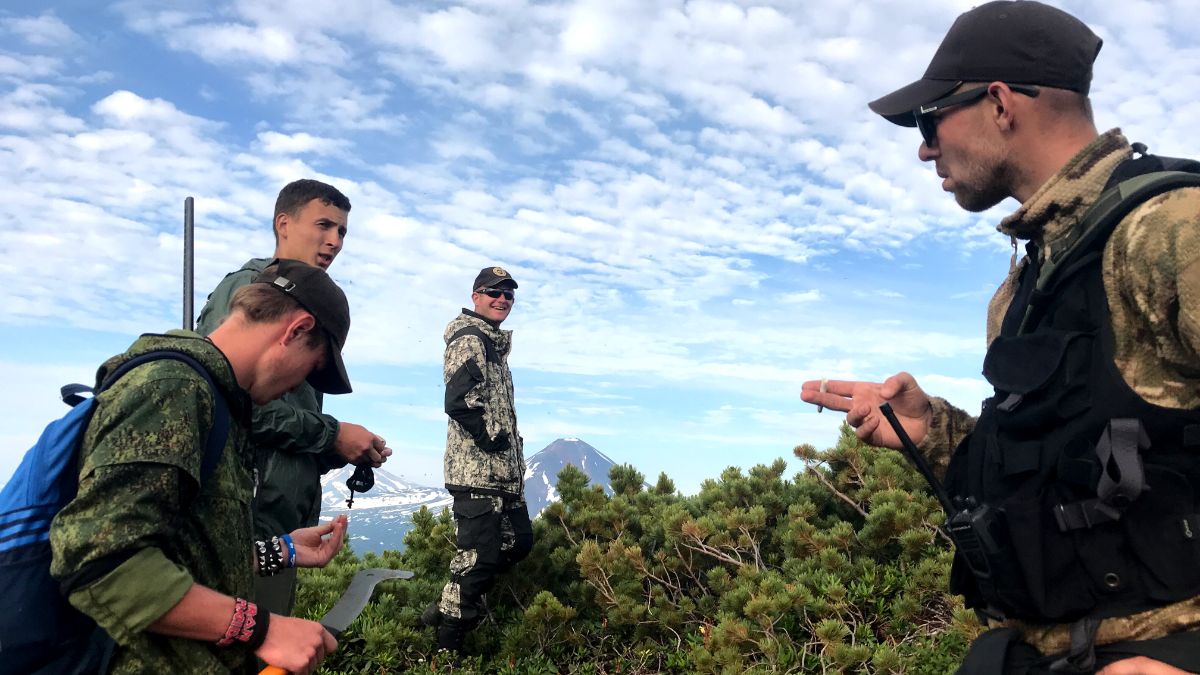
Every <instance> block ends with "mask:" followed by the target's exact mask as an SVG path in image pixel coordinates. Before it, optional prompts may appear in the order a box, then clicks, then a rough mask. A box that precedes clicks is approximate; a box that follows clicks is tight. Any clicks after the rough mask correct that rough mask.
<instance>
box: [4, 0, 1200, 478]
mask: <svg viewBox="0 0 1200 675" xmlns="http://www.w3.org/2000/svg"><path fill="white" fill-rule="evenodd" d="M971 4H972V3H970V2H964V1H957V0H931V1H929V2H923V3H912V2H908V1H904V2H901V1H891V0H884V1H879V2H874V1H870V2H862V1H860V0H856V1H853V2H851V1H842V0H828V1H826V2H823V3H812V2H800V1H796V2H780V1H770V0H763V1H761V2H671V1H668V0H663V1H662V2H645V1H644V0H594V1H593V0H580V1H577V2H537V3H531V2H525V1H524V0H464V1H461V2H396V1H394V0H342V1H340V2H338V3H328V2H294V1H288V2H283V1H280V0H267V1H261V0H243V1H234V2H225V1H208V0H205V1H203V2H198V1H197V2H187V1H184V2H178V1H171V2H154V1H140V0H134V1H128V2H115V3H90V2H88V3H84V2H78V1H76V0H70V1H64V2H56V3H44V2H33V3H24V4H23V6H22V7H21V8H20V9H12V8H9V9H4V10H0V216H2V217H3V220H4V223H5V227H4V232H5V237H4V241H5V244H6V249H7V250H6V255H4V256H2V257H0V284H2V285H3V287H4V288H5V289H6V294H7V296H8V301H7V302H6V303H5V309H4V311H3V312H2V313H0V374H2V376H3V380H4V382H5V383H6V385H7V386H5V387H4V388H3V390H0V410H3V411H4V413H3V415H4V424H3V425H0V482H3V481H4V480H6V479H7V477H8V475H9V474H10V473H11V472H12V470H13V469H14V468H15V466H16V463H17V462H18V461H19V458H20V455H21V453H22V452H23V450H24V448H26V447H28V446H29V444H30V443H32V441H33V439H34V438H35V437H36V435H37V433H38V432H39V431H40V429H41V427H42V426H43V425H44V424H45V423H46V422H47V421H49V420H50V419H52V418H53V417H56V416H58V415H59V414H61V412H63V410H64V409H65V408H64V407H63V406H62V404H60V403H59V402H58V400H57V387H58V386H59V385H60V384H62V383H65V382H68V381H87V382H90V380H91V378H92V376H93V374H94V371H95V367H96V366H97V365H98V364H99V363H100V362H101V361H102V360H103V359H104V358H106V357H107V356H109V355H111V354H113V353H116V352H119V351H121V350H123V349H124V348H125V347H126V346H127V345H128V343H129V342H130V341H131V340H132V339H133V338H134V337H135V336H136V335H137V334H139V333H142V332H159V331H162V330H165V329H168V328H174V327H178V325H179V324H180V322H181V297H180V296H181V293H180V289H181V277H182V270H181V259H182V238H181V224H182V212H183V200H184V198H185V197H186V196H189V195H191V196H194V197H195V199H196V221H197V233H196V244H197V251H196V280H195V284H196V290H197V293H196V297H195V306H196V309H197V310H198V309H199V307H201V306H202V305H203V302H204V298H205V296H206V295H207V292H208V290H209V289H211V288H212V287H213V286H214V285H215V284H216V283H217V281H219V280H220V278H221V276H222V275H223V274H225V273H226V272H228V271H230V270H233V269H236V268H237V267H239V266H240V265H241V263H242V262H244V261H245V260H246V259H247V258H249V257H255V256H267V255H269V254H270V253H271V251H272V248H273V247H272V237H271V232H270V221H271V209H272V206H273V203H274V198H275V194H276V193H277V192H278V190H279V188H280V187H281V186H282V185H283V184H285V183H286V182H288V181H291V180H294V179H296V178H301V177H316V178H320V179H323V180H326V181H329V182H331V183H333V184H335V185H337V186H338V187H339V188H340V189H342V191H343V192H345V193H346V194H347V195H348V196H349V197H350V199H351V201H352V203H353V210H352V211H351V214H350V223H349V236H348V237H347V240H346V245H345V249H344V250H343V252H342V253H341V255H340V256H339V257H338V259H337V261H336V262H335V263H334V265H333V267H332V268H331V269H330V272H331V274H332V275H333V276H334V278H335V279H337V280H338V281H339V282H340V283H342V285H343V287H344V288H345V289H346V291H347V293H348V295H349V297H350V300H351V304H352V310H353V327H352V330H351V334H350V340H349V343H348V345H347V348H346V352H345V355H346V360H347V365H348V368H349V370H350V374H351V378H352V380H353V381H354V385H355V393H354V394H351V395H348V396H342V397H330V399H329V400H328V403H327V410H328V411H329V412H331V413H333V414H334V415H335V416H337V417H339V418H340V419H343V420H346V421H350V422H357V423H360V424H364V425H366V426H367V427H368V428H371V429H372V430H374V431H376V432H378V433H380V434H381V435H383V436H384V437H385V438H387V440H388V441H389V443H390V445H391V446H392V447H393V448H394V449H395V450H396V455H395V457H394V458H393V460H392V461H391V462H390V463H389V464H388V465H387V468H388V469H389V470H390V471H392V472H393V473H396V474H398V475H400V476H402V477H404V478H406V479H409V480H412V481H415V482H418V483H424V484H432V485H437V484H440V483H441V451H442V444H443V442H444V438H445V417H444V414H443V413H442V410H441V405H442V382H441V352H442V346H443V345H442V342H441V335H442V329H443V327H444V326H445V324H446V323H447V322H448V321H449V320H450V319H451V318H453V316H454V315H455V314H456V313H457V311H458V309H459V308H460V307H461V306H463V305H464V304H466V303H468V302H469V293H470V283H471V280H472V279H473V278H474V275H475V274H476V273H477V272H478V270H479V269H480V268H481V267H483V266H485V265H491V264H501V265H503V266H505V267H506V268H507V269H509V270H510V271H511V272H512V273H513V275H514V277H515V278H516V279H517V280H518V281H519V282H520V284H521V288H520V294H519V297H518V301H517V304H516V307H515V309H514V311H513V313H512V315H511V318H510V319H509V320H508V321H507V322H506V323H505V327H506V328H512V329H513V330H514V331H515V338H514V351H513V354H512V357H511V360H510V364H511V366H512V368H513V372H514V378H515V380H516V389H517V400H518V417H519V425H520V428H521V431H522V435H523V436H524V437H525V442H526V448H527V450H528V451H529V452H530V453H532V452H534V451H536V450H538V449H540V448H542V447H544V446H545V445H547V444H549V443H550V442H551V441H553V440H554V439H555V438H558V437H561V436H576V437H579V438H582V439H583V440H585V441H587V442H589V443H591V444H592V445H594V446H596V447H597V448H599V449H600V450H602V451H603V452H605V453H606V454H608V455H609V456H611V457H612V458H613V459H614V460H616V461H618V462H629V463H632V464H634V465H636V466H637V467H639V468H640V469H641V470H642V471H643V472H644V473H646V474H647V476H648V478H649V479H650V480H653V479H654V477H656V476H657V475H658V473H659V472H660V471H665V472H667V474H668V475H670V476H671V477H672V478H674V479H675V481H676V483H677V485H678V486H679V487H680V488H681V489H683V490H684V491H686V492H693V491H695V490H696V489H697V488H698V487H699V484H700V482H701V481H702V480H704V479H706V478H714V477H717V476H718V475H719V474H720V472H721V471H722V470H723V469H724V468H725V467H727V466H731V465H732V466H740V467H749V466H751V465H754V464H757V463H762V462H770V461H772V460H773V459H774V458H776V457H784V458H787V459H789V460H791V448H792V447H793V446H795V445H797V444H799V443H804V442H810V443H814V444H816V445H818V446H826V445H829V444H830V443H832V442H833V439H834V437H835V434H836V431H837V427H838V424H839V422H840V421H841V415H838V414H830V413H829V412H826V413H823V414H817V413H816V412H815V409H814V408H812V407H811V406H808V405H806V404H804V403H802V402H801V401H800V399H799V390H800V383H801V382H802V381H804V380H806V379H810V378H819V377H822V376H826V377H830V378H864V379H881V378H884V377H886V376H888V375H890V374H892V373H894V372H896V371H899V370H908V371H910V372H912V373H914V374H916V375H917V376H918V379H919V381H921V382H922V384H923V385H924V386H925V388H926V389H927V390H929V391H931V392H934V393H938V394H941V395H944V396H946V397H947V398H949V399H950V400H952V401H953V402H955V403H957V404H959V405H961V406H963V407H966V408H968V409H972V410H973V409H977V407H978V403H979V401H980V400H981V399H982V398H983V397H984V396H985V395H986V393H987V391H986V389H985V387H984V383H983V381H982V378H981V377H980V376H979V374H978V373H979V367H980V362H981V358H982V354H983V350H984V336H983V332H984V307H985V304H986V301H987V298H988V297H990V295H991V291H992V289H993V288H994V287H995V285H996V284H997V283H998V282H999V280H1000V279H1002V278H1003V276H1004V274H1005V272H1006V270H1007V267H1008V263H1009V255H1010V253H1011V249H1010V247H1009V242H1008V240H1007V239H1006V238H1004V237H1003V236H1001V235H999V234H997V233H996V232H995V230H994V224H995V223H996V222H997V221H998V220H999V218H1000V217H1001V216H1002V215H1004V214H1005V213H1007V212H1008V211H1011V210H1012V209H1013V208H1015V203H1012V202H1008V203H1005V204H1003V205H1001V206H999V207H997V208H996V209H994V210H993V211H991V212H989V213H984V214H967V213H965V212H962V211H960V210H959V209H958V208H957V207H956V206H955V205H954V202H953V200H952V199H951V198H950V197H949V196H948V195H945V194H943V193H942V192H941V190H940V186H939V181H938V180H937V178H936V176H935V175H934V173H933V169H932V167H930V166H926V165H922V164H921V163H920V162H919V161H918V160H917V159H916V150H917V143H918V139H919V136H918V135H917V133H916V132H915V131H914V130H910V129H902V128H899V127H894V126H892V125H889V124H887V123H885V122H884V121H882V120H881V119H879V118H877V117H875V116H874V115H872V114H870V113H869V112H868V110H867V108H866V102H867V101H868V100H870V99H872V98H875V97H876V96H878V95H881V94H884V93H887V92H888V91H890V90H891V89H893V88H895V87H897V86H899V85H901V84H904V83H907V82H909V81H911V80H913V79H915V78H916V77H918V76H919V75H920V74H921V72H922V71H923V70H924V68H925V66H926V64H927V63H928V60H929V58H930V56H931V55H932V53H933V50H934V49H935V47H936V45H937V43H938V41H939V40H940V39H941V36H942V35H943V34H944V33H945V30H946V29H947V28H948V27H949V25H950V23H951V22H952V21H953V18H954V17H955V16H956V15H957V14H958V13H959V12H961V11H963V10H965V9H967V8H969V7H970V6H971ZM1056 4H1058V5H1059V6H1062V7H1063V8H1064V9H1067V10H1068V11H1071V12H1073V13H1075V14H1076V15H1078V16H1080V17H1081V18H1083V19H1084V20H1085V21H1086V22H1087V23H1088V24H1089V25H1091V26H1092V28H1093V29H1094V30H1095V31H1096V32H1097V33H1099V34H1100V35H1101V37H1103V38H1104V41H1105V46H1104V48H1103V50H1102V51H1101V53H1100V58H1099V60H1098V62H1097V65H1096V78H1095V82H1094V85H1093V101H1094V104H1095V109H1096V117H1097V125H1098V127H1100V128H1101V129H1107V128H1111V127H1114V126H1121V128H1122V129H1123V130H1124V131H1125V132H1126V133H1127V135H1128V136H1129V137H1130V138H1131V139H1134V140H1141V141H1143V142H1146V143H1148V144H1149V145H1150V146H1151V149H1152V150H1154V151H1157V152H1160V153H1162V154H1168V155H1177V156H1192V157H1196V156H1200V140H1198V139H1200V136H1198V135H1197V133H1196V130H1197V129H1200V103H1198V102H1197V98H1196V92H1197V91H1200V28H1197V27H1196V26H1197V23H1196V21H1195V15H1196V11H1197V10H1198V9H1200V5H1198V4H1197V2H1196V1H1195V0H1186V1H1183V0H1179V1H1174V2H1170V1H1167V2H1139V1H1124V2H1082V1H1079V2H1061V3H1056ZM792 465H793V468H798V467H797V466H796V462H795V461H794V460H793V461H792Z"/></svg>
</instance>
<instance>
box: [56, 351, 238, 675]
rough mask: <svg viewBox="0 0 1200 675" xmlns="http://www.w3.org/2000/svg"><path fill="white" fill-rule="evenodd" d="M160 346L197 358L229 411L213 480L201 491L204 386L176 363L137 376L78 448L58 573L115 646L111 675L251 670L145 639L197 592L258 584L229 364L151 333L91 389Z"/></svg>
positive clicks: (117, 386)
mask: <svg viewBox="0 0 1200 675" xmlns="http://www.w3.org/2000/svg"><path fill="white" fill-rule="evenodd" d="M154 349H175V350H178V351H182V352H185V353H187V354H189V355H191V356H192V357H194V358H195V359H197V360H198V361H199V362H200V363H201V364H203V365H204V366H205V367H206V368H207V369H208V371H209V373H210V375H211V376H212V379H213V382H214V383H215V384H216V385H217V389H218V391H219V392H220V394H221V395H222V396H223V397H224V399H225V402H226V404H227V405H228V406H229V411H230V428H229V437H228V440H227V441H226V443H225V449H224V451H223V452H222V455H221V459H220V462H219V463H218V464H217V468H216V471H215V472H214V474H213V475H212V476H210V477H209V478H208V480H207V481H206V482H205V483H204V485H203V486H201V485H200V478H199V476H200V461H201V458H202V456H203V454H204V445H205V440H206V438H207V435H208V432H209V429H211V427H212V424H213V411H214V408H213V405H214V400H213V397H212V395H211V393H210V392H211V390H210V389H209V386H208V384H207V383H206V382H205V381H204V379H203V378H202V377H201V376H200V375H199V374H198V373H196V372H195V371H194V370H192V368H190V367H189V366H187V365H186V364H183V363H180V362H178V361H152V362H150V363H147V364H144V365H141V366H138V367H137V368H134V369H133V370H132V371H130V372H129V373H128V374H126V375H125V376H124V377H122V378H121V379H120V380H118V381H117V382H116V383H114V384H113V386H112V387H111V388H109V389H108V390H107V391H105V392H103V393H102V394H100V395H99V397H98V398H97V406H96V411H95V413H94V416H93V417H92V419H91V422H90V423H89V425H88V428H87V431H86V432H85V434H84V437H83V442H82V445H81V448H80V472H79V493H78V495H77V496H76V497H75V499H74V500H73V501H71V503H69V504H68V505H67V506H66V507H64V508H63V510H62V511H61V512H59V514H58V515H57V516H56V517H55V519H54V522H53V524H52V525H51V529H50V544H51V548H52V550H53V553H54V557H53V562H52V564H51V573H52V574H53V575H54V577H55V578H56V579H58V580H59V581H60V582H64V583H65V585H67V586H69V587H70V588H72V589H73V590H72V592H71V593H70V595H69V598H70V601H71V604H72V605H74V606H75V607H77V608H78V609H79V610H80V611H82V612H83V613H85V614H87V615H89V616H91V617H92V618H93V619H95V620H96V622H97V623H98V624H99V625H100V626H101V627H103V628H104V629H105V630H106V631H108V633H109V635H111V636H112V637H113V638H114V639H115V640H116V641H117V644H118V647H117V650H116V653H115V656H114V662H113V667H112V672H114V673H167V672H170V673H197V674H199V673H219V672H228V671H231V670H232V671H235V672H255V668H254V665H255V661H254V659H253V658H252V654H250V653H249V652H248V650H246V649H244V648H240V647H229V648H224V649H222V648H218V647H216V646H215V645H214V644H212V643H210V642H201V641H196V640H186V639H182V638H170V637H166V636H162V635H156V634H152V633H147V632H146V627H147V626H149V625H150V624H151V623H153V622H154V621H155V620H157V619H158V618H159V617H161V616H162V615H163V614H165V613H166V612H167V610H169V609H171V608H172V607H174V606H175V605H176V604H177V603H178V602H179V600H180V599H181V598H182V597H183V595H184V593H186V592H187V590H188V589H189V588H191V586H192V584H193V583H196V584H200V585H203V586H207V587H209V588H212V589H214V590H217V591H219V592H221V593H225V594H228V595H234V596H242V597H249V595H250V593H251V590H252V583H253V578H252V574H253V569H252V562H251V556H250V544H251V528H250V498H251V495H252V494H253V490H254V485H253V477H252V471H251V468H252V467H251V460H250V456H249V455H248V453H247V452H246V449H245V445H246V444H245V441H246V433H247V428H248V425H249V422H250V400H249V397H248V396H247V394H246V393H245V392H244V391H243V390H242V389H241V388H240V387H239V386H238V384H237V381H236V379H235V378H234V374H233V369H232V368H231V367H230V365H229V362H228V361H227V360H226V359H225V356H224V355H223V354H222V353H221V352H220V351H219V350H217V348H216V347H214V346H213V344H212V343H211V342H209V341H207V340H204V339H201V338H200V336H198V335H196V334H194V333H189V332H185V331H171V332H170V333H168V334H167V335H143V336H142V337H140V338H139V339H138V340H137V341H136V342H134V343H133V345H132V346H131V347H130V348H129V350H128V351H126V352H125V353H124V354H121V355H119V356H115V357H113V358H111V359H109V360H108V361H106V362H105V363H104V365H102V366H101V367H100V370H99V373H98V374H97V382H99V381H100V380H102V379H103V377H104V375H105V373H108V372H111V371H112V370H113V369H114V368H116V367H117V366H118V365H120V364H121V363H123V362H124V361H125V360H127V359H129V358H131V357H133V356H136V355H138V354H142V353H145V352H147V351H151V350H154Z"/></svg>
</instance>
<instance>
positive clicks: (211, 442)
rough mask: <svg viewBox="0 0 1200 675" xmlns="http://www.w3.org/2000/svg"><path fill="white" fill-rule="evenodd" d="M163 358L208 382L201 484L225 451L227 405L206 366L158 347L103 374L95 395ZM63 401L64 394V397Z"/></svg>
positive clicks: (228, 420) (192, 358)
mask: <svg viewBox="0 0 1200 675" xmlns="http://www.w3.org/2000/svg"><path fill="white" fill-rule="evenodd" d="M163 359H171V360H174V361H180V362H182V363H185V364H187V365H188V366H189V367H190V368H191V369H192V370H194V371H196V372H197V373H199V374H200V376H201V377H203V378H204V381H205V382H206V383H207V384H208V390H209V391H210V392H211V393H212V397H213V425H212V428H211V429H209V432H208V440H207V441H206V442H205V444H204V457H203V459H201V460H200V484H201V485H204V483H205V482H206V481H207V480H208V479H209V478H211V477H212V475H213V472H215V471H216V470H217V464H218V463H220V461H221V454H222V452H224V450H225V442H226V440H228V438H229V424H230V419H229V404H228V402H226V400H225V397H224V396H222V395H221V392H220V391H219V390H218V389H217V384H216V383H215V382H213V379H212V375H210V374H209V372H208V369H207V368H205V367H204V366H203V364H201V363H200V362H199V361H197V360H196V359H195V358H194V357H192V356H191V355H189V354H185V353H183V352H180V351H175V350H173V349H159V350H155V351H151V352H146V353H145V354H139V355H137V356H135V357H133V358H132V359H129V360H128V361H126V362H125V363H122V364H121V365H120V366H118V367H117V369H116V370H114V371H113V372H111V373H109V374H108V375H106V376H105V378H104V381H103V382H102V383H101V384H100V387H99V388H98V389H97V390H96V394H99V393H100V392H102V391H104V390H106V389H108V388H109V387H111V386H112V385H113V383H115V382H116V381H117V380H119V379H121V377H122V376H124V375H125V374H126V373H128V372H129V371H131V370H133V369H134V368H137V367H138V366H140V365H142V364H145V363H149V362H151V361H161V360H163ZM71 386H80V385H67V387H63V392H64V394H65V393H66V390H67V388H68V387H71ZM64 400H66V399H65V396H64Z"/></svg>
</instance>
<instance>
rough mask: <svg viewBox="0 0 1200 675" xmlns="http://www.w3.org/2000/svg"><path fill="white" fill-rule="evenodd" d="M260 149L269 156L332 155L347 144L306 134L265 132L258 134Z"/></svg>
mask: <svg viewBox="0 0 1200 675" xmlns="http://www.w3.org/2000/svg"><path fill="white" fill-rule="evenodd" d="M258 143H259V147H260V148H261V149H262V151H263V152H265V153H267V154H269V155H300V154H305V153H315V154H318V155H325V154H330V153H332V152H335V151H337V150H339V149H340V148H342V147H344V146H345V145H346V143H345V142H344V141H339V140H337V139H333V138H321V137H319V136H313V135H312V134H308V133H305V132H303V131H302V132H299V133H295V134H281V133H279V132H277V131H263V132H260V133H259V134H258Z"/></svg>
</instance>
